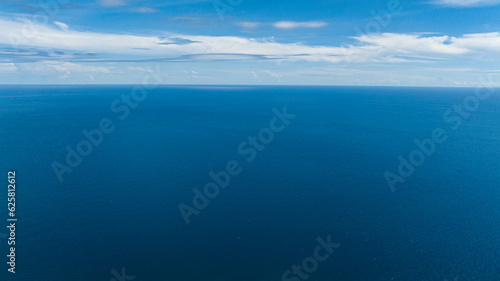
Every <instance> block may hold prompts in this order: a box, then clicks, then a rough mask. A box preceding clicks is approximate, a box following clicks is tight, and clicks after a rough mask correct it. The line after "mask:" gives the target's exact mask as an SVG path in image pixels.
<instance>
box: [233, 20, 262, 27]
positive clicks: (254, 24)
mask: <svg viewBox="0 0 500 281" xmlns="http://www.w3.org/2000/svg"><path fill="white" fill-rule="evenodd" d="M236 24H237V25H239V26H242V27H244V28H256V27H259V26H260V25H263V23H260V22H255V21H242V22H238V23H236Z"/></svg>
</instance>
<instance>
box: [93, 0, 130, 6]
mask: <svg viewBox="0 0 500 281" xmlns="http://www.w3.org/2000/svg"><path fill="white" fill-rule="evenodd" d="M99 5H101V6H102V7H120V6H127V5H128V3H127V2H126V1H125V0H99Z"/></svg>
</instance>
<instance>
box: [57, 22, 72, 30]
mask: <svg viewBox="0 0 500 281" xmlns="http://www.w3.org/2000/svg"><path fill="white" fill-rule="evenodd" d="M54 24H55V25H57V27H59V28H60V29H61V30H63V31H68V29H69V26H68V25H67V24H65V23H63V22H59V21H54Z"/></svg>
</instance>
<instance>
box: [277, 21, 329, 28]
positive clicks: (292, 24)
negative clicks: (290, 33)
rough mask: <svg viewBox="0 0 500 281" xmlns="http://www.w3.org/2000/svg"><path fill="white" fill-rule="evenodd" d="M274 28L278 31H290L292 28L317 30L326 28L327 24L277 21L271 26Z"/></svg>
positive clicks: (321, 22) (320, 22)
mask: <svg viewBox="0 0 500 281" xmlns="http://www.w3.org/2000/svg"><path fill="white" fill-rule="evenodd" d="M272 25H273V26H274V27H276V28H280V29H292V28H301V27H306V28H318V27H323V26H327V25H328V23H326V22H323V21H305V22H297V21H278V22H275V23H273V24H272Z"/></svg>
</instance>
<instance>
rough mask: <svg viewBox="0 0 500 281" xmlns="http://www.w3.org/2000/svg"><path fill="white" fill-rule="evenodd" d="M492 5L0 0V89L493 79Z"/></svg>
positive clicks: (499, 55)
mask: <svg viewBox="0 0 500 281" xmlns="http://www.w3.org/2000/svg"><path fill="white" fill-rule="evenodd" d="M499 16H500V0H424V1H420V0H412V1H409V0H356V1H353V0H317V1H304V0H300V1H298V0H273V1H269V0H266V1H264V0H163V1H156V0H76V1H70V0H41V1H38V0H34V1H26V0H25V1H23V0H2V1H1V3H0V84H140V83H142V81H143V80H144V79H145V77H147V76H148V75H150V73H155V74H156V75H161V77H162V81H163V83H165V84H243V85H253V84H263V85H375V86H444V87H475V86H478V85H479V84H480V83H484V81H488V83H491V84H496V85H498V84H499V83H500V64H499V62H500V20H499Z"/></svg>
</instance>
